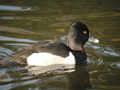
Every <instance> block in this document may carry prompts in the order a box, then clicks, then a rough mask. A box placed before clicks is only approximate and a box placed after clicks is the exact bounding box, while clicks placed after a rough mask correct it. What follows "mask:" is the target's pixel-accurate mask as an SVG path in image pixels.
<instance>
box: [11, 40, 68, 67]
mask: <svg viewBox="0 0 120 90" xmlns="http://www.w3.org/2000/svg"><path fill="white" fill-rule="evenodd" d="M39 52H47V53H51V54H55V55H58V56H62V57H66V56H68V54H69V52H68V48H67V47H66V45H65V44H63V43H61V42H55V41H52V40H46V41H40V42H39V43H37V44H35V45H33V46H29V47H25V48H22V50H20V51H19V52H18V53H17V54H16V55H15V56H14V57H13V58H12V59H11V60H10V62H14V63H16V64H19V65H26V64H27V63H26V59H27V57H28V56H30V55H31V54H32V53H39Z"/></svg>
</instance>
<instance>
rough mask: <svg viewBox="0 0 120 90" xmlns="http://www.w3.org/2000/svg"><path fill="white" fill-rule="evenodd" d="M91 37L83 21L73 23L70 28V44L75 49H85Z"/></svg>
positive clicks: (68, 38)
mask: <svg viewBox="0 0 120 90" xmlns="http://www.w3.org/2000/svg"><path fill="white" fill-rule="evenodd" d="M88 39H89V29H88V27H87V26H86V25H85V24H84V23H82V22H80V21H79V22H75V23H72V24H71V26H70V27H69V30H68V37H67V40H68V46H69V48H70V49H71V50H73V51H83V50H84V45H85V43H86V42H87V41H88Z"/></svg>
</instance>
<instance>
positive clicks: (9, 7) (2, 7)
mask: <svg viewBox="0 0 120 90" xmlns="http://www.w3.org/2000/svg"><path fill="white" fill-rule="evenodd" d="M30 10H31V8H30V7H21V6H12V5H0V11H30Z"/></svg>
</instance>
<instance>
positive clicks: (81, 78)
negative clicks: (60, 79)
mask: <svg viewBox="0 0 120 90" xmlns="http://www.w3.org/2000/svg"><path fill="white" fill-rule="evenodd" d="M68 79H69V85H68V88H69V90H87V88H90V87H91V84H90V80H89V73H88V71H87V66H76V69H75V71H74V72H72V73H70V74H69V75H68Z"/></svg>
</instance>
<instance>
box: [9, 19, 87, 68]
mask: <svg viewBox="0 0 120 90" xmlns="http://www.w3.org/2000/svg"><path fill="white" fill-rule="evenodd" d="M88 38H89V30H88V27H87V26H86V25H85V24H84V23H82V22H80V21H78V22H75V23H72V24H71V25H70V27H69V29H68V35H67V45H66V44H64V43H62V42H54V41H52V40H46V41H40V42H39V43H38V44H36V45H33V46H30V47H26V48H24V50H22V51H21V52H19V53H18V54H17V55H16V56H15V57H13V58H12V59H11V60H10V61H11V62H15V63H17V64H20V65H26V64H28V65H33V66H47V65H53V64H76V65H79V64H81V63H86V59H87V55H86V52H85V49H84V45H85V43H86V42H87V41H88Z"/></svg>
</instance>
